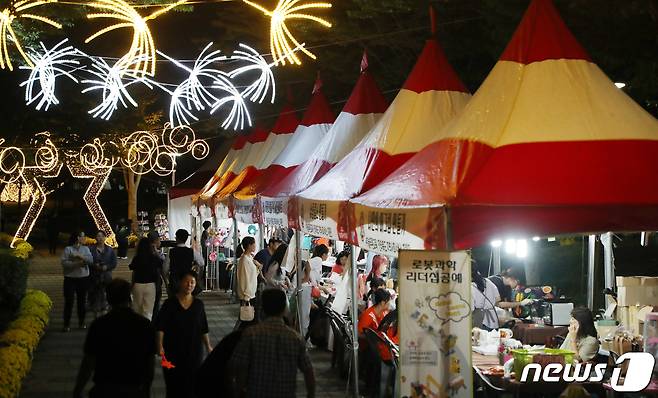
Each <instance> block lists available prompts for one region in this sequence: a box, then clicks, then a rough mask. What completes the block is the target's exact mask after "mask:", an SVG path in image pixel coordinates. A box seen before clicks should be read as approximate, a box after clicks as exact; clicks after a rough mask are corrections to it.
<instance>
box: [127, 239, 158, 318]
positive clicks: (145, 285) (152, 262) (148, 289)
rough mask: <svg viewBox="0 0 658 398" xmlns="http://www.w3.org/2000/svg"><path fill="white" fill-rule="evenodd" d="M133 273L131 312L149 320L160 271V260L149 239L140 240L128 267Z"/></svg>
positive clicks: (151, 314)
mask: <svg viewBox="0 0 658 398" xmlns="http://www.w3.org/2000/svg"><path fill="white" fill-rule="evenodd" d="M128 268H130V270H131V271H132V272H133V287H132V293H133V297H134V301H133V310H134V311H135V312H136V313H138V314H139V315H141V316H143V317H145V318H147V319H148V320H151V318H152V316H153V307H154V306H155V295H156V283H157V280H158V278H160V272H161V270H162V259H161V258H160V257H159V256H158V255H157V254H156V253H155V250H154V248H153V245H152V244H151V241H150V240H149V238H142V239H140V240H139V243H138V244H137V252H136V253H135V257H133V259H132V261H131V262H130V265H129V266H128Z"/></svg>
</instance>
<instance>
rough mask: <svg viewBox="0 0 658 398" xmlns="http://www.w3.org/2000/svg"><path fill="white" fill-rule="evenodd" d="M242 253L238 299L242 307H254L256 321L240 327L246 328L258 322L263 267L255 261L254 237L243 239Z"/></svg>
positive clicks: (239, 264) (241, 324) (243, 323)
mask: <svg viewBox="0 0 658 398" xmlns="http://www.w3.org/2000/svg"><path fill="white" fill-rule="evenodd" d="M240 248H241V249H242V253H241V255H240V259H239V260H238V270H237V272H238V299H240V306H241V307H249V306H251V307H254V314H255V315H254V319H253V321H250V322H240V327H241V328H243V327H246V326H249V325H251V324H253V323H256V322H258V310H259V309H258V308H256V291H257V290H258V275H259V274H260V272H261V270H262V268H263V267H262V266H261V265H260V264H259V263H257V262H256V261H254V252H255V251H256V239H254V238H253V236H245V237H244V238H242V244H241V246H240ZM240 248H238V249H240Z"/></svg>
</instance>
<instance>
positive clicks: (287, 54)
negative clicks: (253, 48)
mask: <svg viewBox="0 0 658 398" xmlns="http://www.w3.org/2000/svg"><path fill="white" fill-rule="evenodd" d="M243 1H244V2H245V3H247V4H249V5H250V6H252V7H254V8H256V9H257V10H260V11H261V12H262V13H263V14H265V15H266V16H268V17H270V51H271V52H272V58H273V59H274V63H275V64H278V63H279V62H281V64H282V65H285V64H286V62H288V63H290V64H293V65H301V63H302V62H301V60H300V59H299V57H298V56H297V54H295V51H294V49H295V48H299V50H300V51H302V52H303V53H304V54H306V55H307V56H308V57H309V58H311V59H316V56H315V54H313V53H312V52H310V51H308V50H307V49H306V48H305V47H304V44H303V43H302V44H300V43H299V41H297V39H295V37H294V36H293V35H292V33H291V32H290V29H288V26H287V24H286V22H287V21H288V20H293V19H303V20H310V21H313V22H316V23H319V24H320V25H323V26H325V27H327V28H330V27H331V23H330V22H329V21H327V20H325V19H322V18H320V17H316V16H314V15H309V14H306V13H303V12H301V11H304V10H310V9H318V8H331V4H330V3H306V4H299V3H300V1H301V0H279V1H278V3H277V6H276V8H274V9H273V10H271V11H270V10H268V9H267V8H265V7H263V6H261V5H260V4H258V3H255V2H253V1H250V0H243ZM291 43H292V45H291Z"/></svg>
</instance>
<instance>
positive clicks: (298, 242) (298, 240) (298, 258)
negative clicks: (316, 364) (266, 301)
mask: <svg viewBox="0 0 658 398" xmlns="http://www.w3.org/2000/svg"><path fill="white" fill-rule="evenodd" d="M301 233H302V232H301V231H300V230H295V267H297V325H298V326H299V333H300V334H302V335H303V330H302V303H301V291H302V290H301V289H302V273H303V272H304V269H303V265H302V237H301ZM302 337H306V336H302Z"/></svg>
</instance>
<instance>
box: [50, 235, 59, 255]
mask: <svg viewBox="0 0 658 398" xmlns="http://www.w3.org/2000/svg"><path fill="white" fill-rule="evenodd" d="M57 238H58V236H57V235H54V236H53V235H51V236H48V253H50V254H55V253H57Z"/></svg>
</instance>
